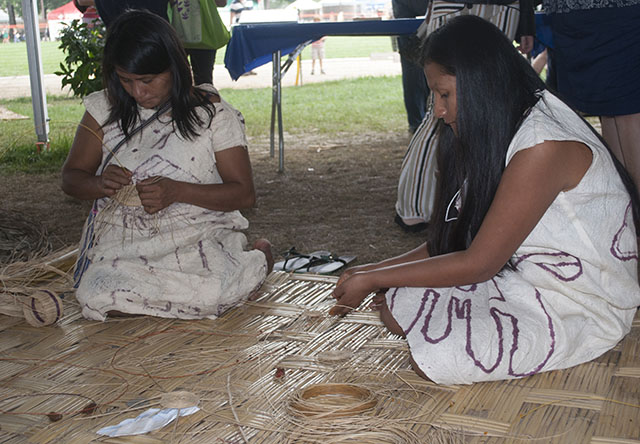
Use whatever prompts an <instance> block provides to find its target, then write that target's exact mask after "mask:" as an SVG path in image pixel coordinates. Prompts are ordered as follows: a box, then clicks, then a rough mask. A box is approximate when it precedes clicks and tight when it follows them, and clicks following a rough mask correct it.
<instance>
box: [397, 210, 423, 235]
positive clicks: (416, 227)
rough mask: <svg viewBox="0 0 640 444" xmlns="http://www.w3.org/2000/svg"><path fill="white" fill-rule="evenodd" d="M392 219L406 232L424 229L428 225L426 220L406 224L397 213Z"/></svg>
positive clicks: (417, 231)
mask: <svg viewBox="0 0 640 444" xmlns="http://www.w3.org/2000/svg"><path fill="white" fill-rule="evenodd" d="M393 220H394V222H395V223H397V224H398V225H400V228H402V231H404V232H406V233H419V232H421V231H424V230H426V229H427V227H428V226H429V224H428V223H426V222H420V223H418V224H414V225H407V224H405V223H404V221H403V220H402V218H401V217H400V216H399V215H398V214H396V217H395V218H394V219H393Z"/></svg>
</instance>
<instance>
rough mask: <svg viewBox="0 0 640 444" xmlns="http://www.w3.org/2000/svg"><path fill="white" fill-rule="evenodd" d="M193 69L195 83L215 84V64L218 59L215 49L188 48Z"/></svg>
mask: <svg viewBox="0 0 640 444" xmlns="http://www.w3.org/2000/svg"><path fill="white" fill-rule="evenodd" d="M186 51H187V54H188V55H189V61H190V63H191V70H192V71H193V84H194V85H200V84H202V83H211V84H213V65H214V63H215V60H216V50H215V49H187V50H186Z"/></svg>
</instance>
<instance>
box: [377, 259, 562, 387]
mask: <svg viewBox="0 0 640 444" xmlns="http://www.w3.org/2000/svg"><path fill="white" fill-rule="evenodd" d="M550 272H552V273H553V271H550ZM554 275H555V273H554ZM485 284H486V286H483V290H484V291H483V292H482V294H477V295H476V294H475V293H476V291H478V286H476V285H471V286H468V287H455V288H451V289H443V290H442V291H444V292H446V294H443V293H441V292H440V291H439V290H440V289H433V288H428V289H426V290H425V292H424V294H423V297H422V300H421V301H420V304H419V306H418V311H417V313H416V315H415V317H414V318H413V320H412V321H411V322H409V325H408V327H407V328H406V329H405V333H406V335H407V337H408V336H409V335H410V333H411V332H414V334H415V331H416V329H419V335H418V337H419V338H421V339H423V340H424V341H425V342H427V343H430V344H434V345H435V344H439V343H441V342H444V341H445V340H446V339H447V338H449V337H450V336H451V333H452V331H453V329H454V328H457V327H456V326H455V325H454V323H455V321H456V320H462V321H464V322H465V329H466V334H465V352H466V354H467V356H469V358H471V360H472V361H473V363H474V365H475V366H476V367H477V368H479V369H480V370H481V371H482V372H484V373H487V374H488V373H492V372H493V371H495V370H496V369H497V368H498V367H499V366H500V365H502V364H503V362H504V359H505V355H507V359H508V374H509V375H511V376H513V377H523V376H528V375H532V374H535V373H538V372H539V371H540V370H542V368H544V366H545V365H546V363H547V362H548V361H549V359H550V358H551V356H552V355H553V353H554V351H555V346H556V334H555V329H554V325H553V321H552V319H551V316H550V315H549V313H548V312H547V309H546V307H545V305H544V302H543V301H542V297H541V294H540V292H539V291H537V290H535V289H532V291H534V292H535V295H532V296H534V297H535V299H536V302H537V305H538V306H539V309H540V310H539V311H538V312H537V313H534V314H533V316H532V317H533V318H534V320H533V322H539V321H540V320H543V319H544V320H545V322H546V326H547V332H548V334H547V336H546V337H538V338H537V339H536V342H537V343H538V344H541V343H542V344H546V345H545V346H546V347H547V350H546V353H545V356H544V358H543V359H542V360H541V362H539V363H536V364H533V365H532V366H531V365H530V367H529V368H528V369H526V370H524V371H516V370H515V369H514V366H515V365H514V364H515V363H517V362H519V361H521V359H518V357H517V356H516V354H517V353H518V352H520V353H521V354H526V353H529V350H526V349H525V350H519V344H520V339H521V328H520V326H519V320H518V318H517V317H516V316H515V315H513V314H511V313H509V312H508V311H506V310H504V309H501V308H500V306H501V305H502V306H505V307H506V306H508V304H503V303H504V302H506V300H505V297H504V294H503V292H502V291H501V289H500V288H499V286H498V283H497V282H496V280H494V279H492V280H491V281H488V282H486V283H485ZM398 290H399V289H395V290H394V292H393V294H392V295H391V301H390V304H389V308H390V309H391V310H392V311H393V308H394V306H395V303H396V297H397V294H398ZM487 291H488V293H489V295H488V294H487ZM487 296H490V297H487ZM474 299H475V300H476V301H480V303H478V302H476V303H475V304H474ZM483 299H484V300H486V301H487V303H482V302H481V301H482V300H483ZM478 310H480V311H485V310H488V315H489V317H490V318H491V319H492V320H493V329H494V330H495V335H493V334H490V332H488V331H487V329H491V327H490V324H489V323H487V322H480V323H477V322H474V319H476V318H477V319H479V320H481V321H482V320H483V319H486V318H487V316H486V314H482V313H477V311H478ZM474 311H476V315H477V316H476V317H474V315H473V313H474ZM508 326H510V328H508ZM477 328H482V329H483V331H482V333H483V334H484V335H485V336H486V337H490V338H492V343H491V344H486V343H481V342H482V341H481V340H480V339H479V338H478V337H476V336H478V334H474V331H475V330H474V329H477ZM536 329H537V327H536ZM509 330H510V331H511V337H505V334H507V333H508V332H509ZM509 339H510V341H509ZM528 339H529V340H530V339H531V335H528ZM509 342H511V346H510V347H509ZM488 347H489V348H490V349H491V350H494V351H495V353H493V354H492V353H486V350H487V348H488ZM476 348H479V349H480V350H481V351H482V352H481V353H478V351H477V350H476ZM507 348H508V350H506V349H507ZM482 355H485V356H487V357H490V356H493V358H492V359H493V360H492V361H491V362H483V361H482V360H481V358H479V357H478V356H482ZM485 359H486V358H485Z"/></svg>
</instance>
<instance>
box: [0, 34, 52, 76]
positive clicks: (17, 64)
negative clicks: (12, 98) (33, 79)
mask: <svg viewBox="0 0 640 444" xmlns="http://www.w3.org/2000/svg"><path fill="white" fill-rule="evenodd" d="M58 44H59V42H40V55H41V59H42V71H43V72H44V73H45V74H53V73H54V71H57V70H58V69H59V67H60V62H62V60H63V59H64V53H63V52H62V50H61V49H60V48H58ZM26 75H29V62H28V60H27V44H26V43H25V42H19V43H5V44H0V77H10V76H26Z"/></svg>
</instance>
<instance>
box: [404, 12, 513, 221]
mask: <svg viewBox="0 0 640 444" xmlns="http://www.w3.org/2000/svg"><path fill="white" fill-rule="evenodd" d="M469 6H471V7H469ZM464 14H472V15H477V16H479V17H482V18H484V19H486V20H488V21H490V22H491V23H493V24H494V25H496V26H497V27H499V28H500V29H502V31H503V32H504V33H505V34H506V35H507V37H509V38H510V39H514V38H515V35H516V30H517V28H518V21H519V19H520V11H519V4H518V2H515V3H511V4H510V5H508V6H503V5H468V4H467V3H459V2H445V1H438V0H434V1H433V2H431V4H430V7H429V10H428V11H427V32H428V33H431V32H433V31H435V30H436V29H438V28H439V27H441V26H442V25H444V24H445V23H446V22H447V21H448V20H449V19H451V18H453V17H456V16H458V15H464ZM436 123H437V119H436V118H435V116H434V115H433V113H432V112H431V111H427V114H426V115H425V117H424V120H423V121H422V124H420V126H419V127H418V129H417V130H416V132H415V134H414V135H413V138H412V139H411V141H410V142H409V148H408V149H407V153H406V154H405V157H404V159H403V162H402V167H401V168H400V179H399V181H398V198H397V201H396V212H397V214H398V215H399V216H400V217H401V218H402V219H403V220H405V221H406V220H411V219H414V220H415V219H419V220H423V221H425V222H428V221H429V219H430V218H431V212H432V210H433V202H434V200H435V193H436V168H437V162H436V146H437V144H438V137H437V134H436V132H435V128H436Z"/></svg>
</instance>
